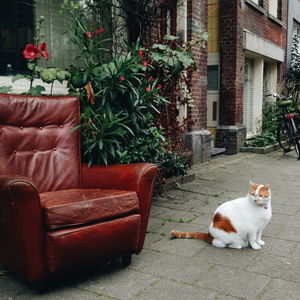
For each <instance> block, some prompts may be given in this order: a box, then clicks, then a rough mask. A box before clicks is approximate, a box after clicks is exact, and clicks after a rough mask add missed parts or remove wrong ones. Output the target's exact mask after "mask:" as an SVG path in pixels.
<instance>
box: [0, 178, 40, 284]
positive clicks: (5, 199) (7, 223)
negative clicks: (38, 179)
mask: <svg viewBox="0 0 300 300" xmlns="http://www.w3.org/2000/svg"><path fill="white" fill-rule="evenodd" d="M43 231H44V230H43V218H42V209H41V204H40V197H39V194H38V192H37V190H36V187H35V185H34V184H33V182H32V181H31V179H29V178H27V177H23V176H15V175H8V176H3V175H0V237H1V247H0V262H1V263H3V264H5V265H7V266H8V267H9V268H11V269H12V270H14V271H15V272H16V273H19V274H21V275H23V276H25V278H28V279H29V281H37V280H39V279H40V278H42V277H44V273H45V267H44V262H43V261H44V259H43V244H44V242H43Z"/></svg>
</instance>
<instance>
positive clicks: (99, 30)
mask: <svg viewBox="0 0 300 300" xmlns="http://www.w3.org/2000/svg"><path fill="white" fill-rule="evenodd" d="M103 31H105V29H104V28H99V29H98V30H96V31H95V34H99V33H102V32H103Z"/></svg>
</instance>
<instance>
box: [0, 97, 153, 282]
mask: <svg viewBox="0 0 300 300" xmlns="http://www.w3.org/2000/svg"><path fill="white" fill-rule="evenodd" d="M78 123H79V103H78V100H77V98H76V97H71V96H64V97H46V96H42V97H38V96H23V95H7V94H0V263H1V264H3V265H6V266H7V267H8V268H10V269H11V270H13V271H15V272H16V273H18V274H19V275H21V276H22V277H24V278H26V279H27V280H29V281H31V282H38V281H41V280H45V279H48V278H51V277H54V276H56V275H58V273H65V272H70V271H73V270H75V269H78V268H82V267H86V266H89V265H94V264H96V263H97V264H98V263H104V262H107V261H109V260H111V259H113V258H117V257H122V258H123V259H124V262H125V263H130V258H131V255H132V254H138V253H139V252H140V251H141V250H142V248H143V244H144V238H145V233H146V228H147V222H148V217H149V211H150V205H151V197H152V190H153V182H154V179H155V176H156V171H157V168H156V166H155V165H154V164H133V165H114V166H93V167H91V168H88V167H87V166H86V165H84V164H83V165H81V162H80V149H79V146H80V142H79V131H78V130H76V131H73V132H72V131H71V129H72V128H74V127H75V126H76V125H77V124H78Z"/></svg>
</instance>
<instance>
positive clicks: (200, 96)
mask: <svg viewBox="0 0 300 300" xmlns="http://www.w3.org/2000/svg"><path fill="white" fill-rule="evenodd" d="M187 18H188V21H187V22H188V23H187V38H188V40H191V39H197V37H198V36H197V32H198V31H199V30H201V29H204V30H206V28H207V0H201V1H199V0H188V2H187ZM192 53H193V56H194V58H195V60H196V64H197V70H196V71H194V72H192V73H191V82H190V83H191V91H192V97H193V100H194V101H195V102H194V107H193V108H191V109H189V111H188V114H189V116H190V117H191V118H192V121H194V125H192V128H191V130H193V131H194V130H202V129H204V128H206V125H207V105H206V98H207V49H201V48H200V47H199V46H195V47H194V48H193V51H192Z"/></svg>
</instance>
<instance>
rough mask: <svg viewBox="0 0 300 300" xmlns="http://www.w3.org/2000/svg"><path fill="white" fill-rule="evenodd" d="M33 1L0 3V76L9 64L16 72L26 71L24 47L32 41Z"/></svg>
mask: <svg viewBox="0 0 300 300" xmlns="http://www.w3.org/2000/svg"><path fill="white" fill-rule="evenodd" d="M33 19H34V14H33V1H32V0H26V1H24V0H14V1H12V0H9V1H0V41H1V42H0V74H2V75H3V74H5V73H7V72H8V70H7V65H8V64H10V65H11V66H12V68H13V69H15V70H17V71H24V70H25V69H26V61H25V59H24V58H23V55H22V50H23V49H24V46H25V45H26V44H27V43H29V42H32V41H33V28H34V25H33Z"/></svg>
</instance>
